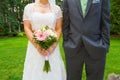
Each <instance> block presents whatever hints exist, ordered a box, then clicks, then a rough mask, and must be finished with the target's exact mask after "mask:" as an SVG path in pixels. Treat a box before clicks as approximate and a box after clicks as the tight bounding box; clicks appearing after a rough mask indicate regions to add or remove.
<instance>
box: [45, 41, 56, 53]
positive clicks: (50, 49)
mask: <svg viewBox="0 0 120 80" xmlns="http://www.w3.org/2000/svg"><path fill="white" fill-rule="evenodd" d="M56 46H57V43H54V44H53V45H52V46H51V47H50V48H49V49H48V50H47V51H48V52H49V54H51V53H53V52H54V50H55V48H56Z"/></svg>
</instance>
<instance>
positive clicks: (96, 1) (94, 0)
mask: <svg viewBox="0 0 120 80" xmlns="http://www.w3.org/2000/svg"><path fill="white" fill-rule="evenodd" d="M92 3H93V4H94V3H100V0H93V1H92Z"/></svg>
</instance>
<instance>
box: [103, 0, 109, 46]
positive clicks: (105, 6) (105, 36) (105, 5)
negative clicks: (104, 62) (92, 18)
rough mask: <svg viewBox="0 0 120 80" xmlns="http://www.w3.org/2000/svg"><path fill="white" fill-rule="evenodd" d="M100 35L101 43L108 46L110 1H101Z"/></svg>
mask: <svg viewBox="0 0 120 80" xmlns="http://www.w3.org/2000/svg"><path fill="white" fill-rule="evenodd" d="M101 35H102V39H103V41H104V42H105V43H106V44H107V47H109V45H110V0H102V14H101Z"/></svg>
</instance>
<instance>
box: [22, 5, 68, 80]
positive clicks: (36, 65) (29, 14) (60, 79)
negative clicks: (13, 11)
mask: <svg viewBox="0 0 120 80" xmlns="http://www.w3.org/2000/svg"><path fill="white" fill-rule="evenodd" d="M60 17H62V12H61V9H60V8H59V7H58V6H54V12H50V13H40V12H36V11H34V3H31V4H28V5H27V6H26V7H25V9H24V14H23V20H29V21H30V23H31V26H32V30H36V29H38V28H40V27H44V26H46V25H48V26H49V27H51V28H53V29H55V25H56V19H58V18H60ZM44 61H45V58H44V56H42V55H40V54H39V53H38V51H37V50H36V48H35V47H34V46H33V44H32V43H31V42H30V41H29V42H28V48H27V54H26V59H25V63H24V71H23V79H22V80H66V71H65V67H64V63H63V61H62V58H61V55H60V50H59V46H57V47H56V49H55V51H54V52H53V53H52V54H51V55H50V56H49V62H50V66H51V71H50V72H49V73H45V72H43V66H44Z"/></svg>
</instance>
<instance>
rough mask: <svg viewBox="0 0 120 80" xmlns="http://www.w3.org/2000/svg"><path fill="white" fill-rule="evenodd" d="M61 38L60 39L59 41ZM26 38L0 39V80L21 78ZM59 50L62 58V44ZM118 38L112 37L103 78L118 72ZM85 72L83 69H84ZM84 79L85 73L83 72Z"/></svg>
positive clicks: (119, 44)
mask: <svg viewBox="0 0 120 80" xmlns="http://www.w3.org/2000/svg"><path fill="white" fill-rule="evenodd" d="M61 42H62V40H60V43H61ZM26 48H27V38H26V37H11V38H2V39H0V80H21V79H22V71H23V66H24V65H23V64H24V60H25V55H26ZM60 50H61V55H62V58H63V60H65V58H64V52H63V49H62V44H60ZM119 61H120V39H119V38H114V39H113V38H112V39H111V47H110V52H109V53H108V54H107V61H106V69H105V80H107V75H108V74H109V73H112V72H115V73H117V74H120V62H119ZM84 72H85V71H84ZM83 80H85V73H84V74H83Z"/></svg>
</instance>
